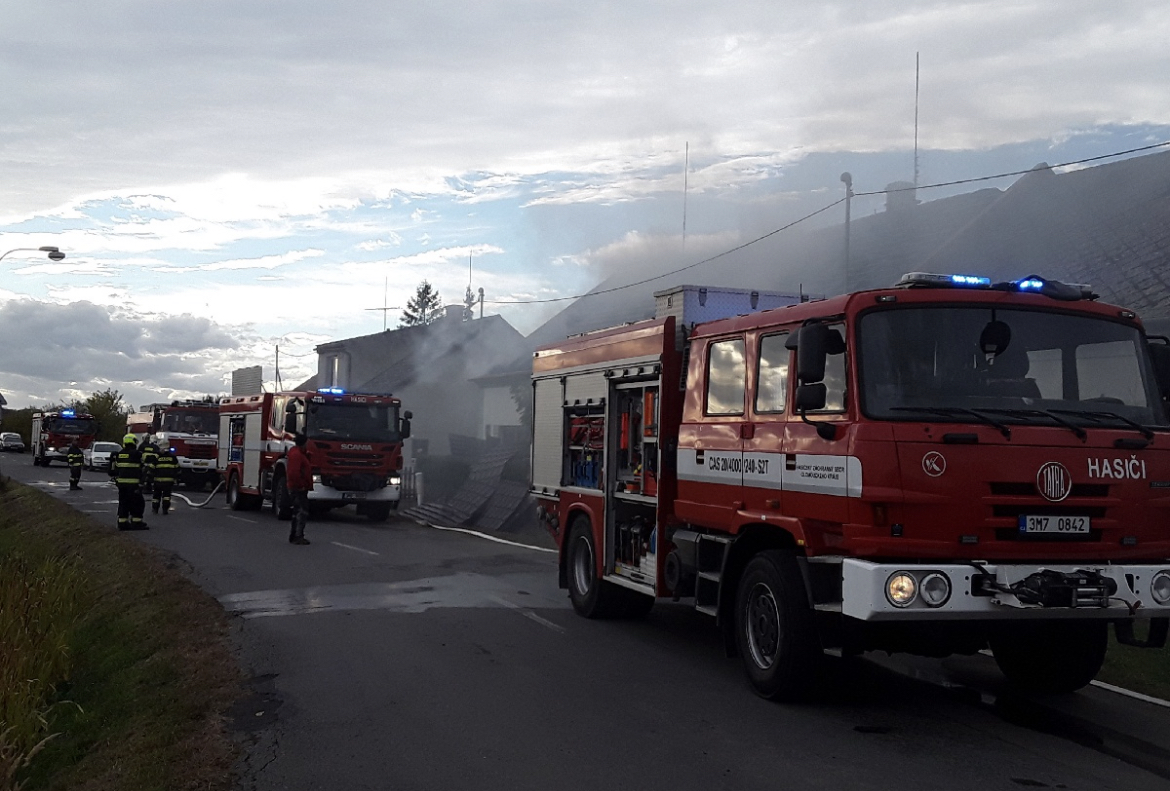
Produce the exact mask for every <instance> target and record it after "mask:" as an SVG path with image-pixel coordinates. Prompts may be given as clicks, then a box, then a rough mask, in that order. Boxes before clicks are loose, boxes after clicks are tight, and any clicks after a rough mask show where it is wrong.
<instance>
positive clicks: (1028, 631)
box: [991, 621, 1109, 695]
mask: <svg viewBox="0 0 1170 791" xmlns="http://www.w3.org/2000/svg"><path fill="white" fill-rule="evenodd" d="M1108 648H1109V624H1107V623H1106V622H1105V621H1043V622H1034V623H1011V624H1003V625H1001V626H1000V627H999V628H997V629H996V630H995V631H994V632H993V633H992V635H991V653H992V654H993V655H994V656H995V663H996V664H997V665H999V669H1000V670H1001V671H1003V674H1004V675H1005V676H1007V679H1008V682H1009V683H1010V684H1011V685H1012V686H1014V687H1016V688H1018V689H1020V690H1021V691H1023V692H1033V693H1037V694H1041V695H1053V694H1058V693H1062V692H1075V691H1076V690H1078V689H1080V688H1081V687H1083V686H1085V685H1087V684H1088V683H1089V682H1090V681H1092V680H1093V679H1094V678H1095V677H1096V676H1097V673H1098V672H1099V671H1100V670H1101V665H1102V664H1103V663H1104V662H1105V651H1106V650H1107V649H1108Z"/></svg>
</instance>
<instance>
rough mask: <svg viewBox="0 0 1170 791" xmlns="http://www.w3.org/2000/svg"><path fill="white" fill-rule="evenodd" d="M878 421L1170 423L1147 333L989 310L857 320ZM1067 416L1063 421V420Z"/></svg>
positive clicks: (864, 402)
mask: <svg viewBox="0 0 1170 791" xmlns="http://www.w3.org/2000/svg"><path fill="white" fill-rule="evenodd" d="M858 339H859V347H858V349H859V379H860V387H861V406H862V410H863V411H864V412H865V414H866V415H868V416H869V417H871V418H879V419H891V420H922V419H923V415H930V419H931V420H935V421H938V420H943V421H952V422H964V423H971V422H982V423H991V424H993V425H999V424H1001V423H1033V422H1037V423H1045V424H1047V425H1054V424H1056V425H1066V426H1068V425H1070V424H1071V425H1072V426H1073V427H1075V430H1078V431H1079V430H1080V428H1079V427H1081V426H1092V425H1110V426H1118V427H1120V426H1129V427H1131V428H1141V427H1142V426H1148V425H1165V424H1166V419H1165V416H1164V415H1163V413H1162V408H1161V402H1160V399H1159V397H1158V394H1157V389H1156V387H1155V384H1154V380H1153V374H1152V369H1151V365H1150V362H1149V359H1148V353H1147V352H1146V350H1145V345H1144V343H1145V342H1144V339H1143V338H1142V335H1141V333H1139V332H1138V330H1136V329H1135V328H1133V327H1130V326H1127V325H1125V324H1121V323H1119V322H1113V321H1107V320H1105V319H1100V318H1095V317H1091V316H1083V315H1081V316H1075V315H1071V314H1067V313H1057V312H1048V311H1037V310H1021V309H1018V308H1000V307H995V308H992V307H988V306H970V307H968V306H957V305H956V306H947V307H929V308H919V307H913V306H907V307H905V308H894V309H890V310H880V311H874V312H871V313H868V314H865V315H864V316H862V317H861V320H860V323H859V325H858ZM1062 421H1063V422H1062Z"/></svg>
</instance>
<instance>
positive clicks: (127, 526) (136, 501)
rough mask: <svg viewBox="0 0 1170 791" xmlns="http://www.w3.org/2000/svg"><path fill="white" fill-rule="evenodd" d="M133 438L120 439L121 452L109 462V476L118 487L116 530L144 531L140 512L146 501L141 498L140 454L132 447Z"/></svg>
mask: <svg viewBox="0 0 1170 791" xmlns="http://www.w3.org/2000/svg"><path fill="white" fill-rule="evenodd" d="M134 444H135V437H134V435H133V434H127V435H126V436H125V437H123V438H122V450H120V451H119V452H118V453H117V454H116V455H115V456H114V457H113V458H112V459H111V460H110V475H111V476H112V477H113V478H114V483H115V484H117V486H118V529H119V530H145V529H146V527H147V525H146V522H144V521H142V512H143V511H145V510H146V499H145V498H144V497H143V496H142V454H141V453H139V452H138V449H137V448H136V447H135V446H134Z"/></svg>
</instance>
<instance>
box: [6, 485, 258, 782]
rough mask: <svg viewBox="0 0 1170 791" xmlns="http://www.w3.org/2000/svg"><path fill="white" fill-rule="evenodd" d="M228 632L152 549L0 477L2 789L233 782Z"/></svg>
mask: <svg viewBox="0 0 1170 791" xmlns="http://www.w3.org/2000/svg"><path fill="white" fill-rule="evenodd" d="M227 633H228V627H227V620H226V617H225V615H224V613H223V611H222V610H221V609H220V607H219V605H218V604H217V603H216V602H215V600H214V599H212V598H211V597H209V596H208V595H207V594H205V593H204V592H202V591H201V590H200V589H199V588H198V587H197V586H195V585H194V584H193V583H191V582H190V581H188V580H187V579H186V578H184V577H183V576H182V575H181V574H180V573H179V572H178V571H177V570H175V568H174V563H173V562H172V561H168V559H167V558H166V557H165V556H164V555H163V554H162V553H160V552H157V551H154V550H152V549H150V548H149V547H146V546H144V545H142V544H141V543H139V542H137V541H134V540H132V539H130V538H129V537H128V536H123V535H120V534H118V533H116V532H114V531H113V530H112V529H111V528H110V527H108V526H104V525H99V524H98V523H97V522H95V521H94V520H93V519H90V518H89V517H87V516H86V515H84V514H81V513H78V512H77V511H74V510H73V509H71V508H70V507H68V506H67V505H65V504H64V503H61V502H59V501H57V500H55V499H53V498H52V497H49V496H48V495H45V494H43V493H41V492H38V491H36V490H34V489H31V488H29V487H25V486H21V485H19V484H16V483H13V482H8V483H7V484H4V483H3V481H2V480H0V646H3V650H2V651H0V791H10V789H17V788H24V789H25V791H35V790H36V789H50V790H51V791H57V790H58V789H70V790H71V791H72V790H74V789H78V790H82V791H113V790H114V789H118V790H119V791H137V790H139V789H143V790H145V789H167V791H171V790H172V789H196V788H198V789H224V790H225V791H226V789H230V788H231V786H232V777H231V767H232V761H233V759H234V747H233V744H232V741H231V740H230V739H229V738H228V737H227V736H226V735H225V732H224V728H223V722H222V718H221V716H220V712H223V711H225V710H226V709H227V708H228V707H229V706H230V705H231V703H232V702H233V701H234V699H235V698H236V696H237V695H238V694H239V689H240V686H239V682H240V677H239V670H238V668H237V665H236V662H235V660H234V658H233V657H232V654H231V651H230V647H229V644H228V637H227ZM27 758H31V761H29V762H28V765H27V766H22V765H23V764H25V763H26V761H25V759H27Z"/></svg>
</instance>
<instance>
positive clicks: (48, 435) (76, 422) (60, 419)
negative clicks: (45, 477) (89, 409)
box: [29, 409, 98, 467]
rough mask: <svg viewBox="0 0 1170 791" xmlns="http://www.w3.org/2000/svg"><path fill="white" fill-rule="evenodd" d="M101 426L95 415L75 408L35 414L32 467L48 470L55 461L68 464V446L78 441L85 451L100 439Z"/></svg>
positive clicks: (78, 444) (31, 432)
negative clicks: (99, 426) (97, 437)
mask: <svg viewBox="0 0 1170 791" xmlns="http://www.w3.org/2000/svg"><path fill="white" fill-rule="evenodd" d="M97 432H98V424H97V420H95V419H94V417H93V415H90V414H87V413H85V412H78V411H76V410H74V409H62V410H61V411H59V412H34V413H33V416H32V430H31V431H30V432H29V433H30V434H31V435H32V454H33V464H34V465H39V466H41V467H48V466H49V464H50V463H52V462H53V460H54V459H56V460H58V461H65V460H66V458H67V457H68V455H69V446H70V445H71V444H72V443H74V442H76V443H77V447H79V448H81V449H82V450H85V449H86V448H88V447H89V446H90V445H91V444H93V440H94V437H96V436H97Z"/></svg>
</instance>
